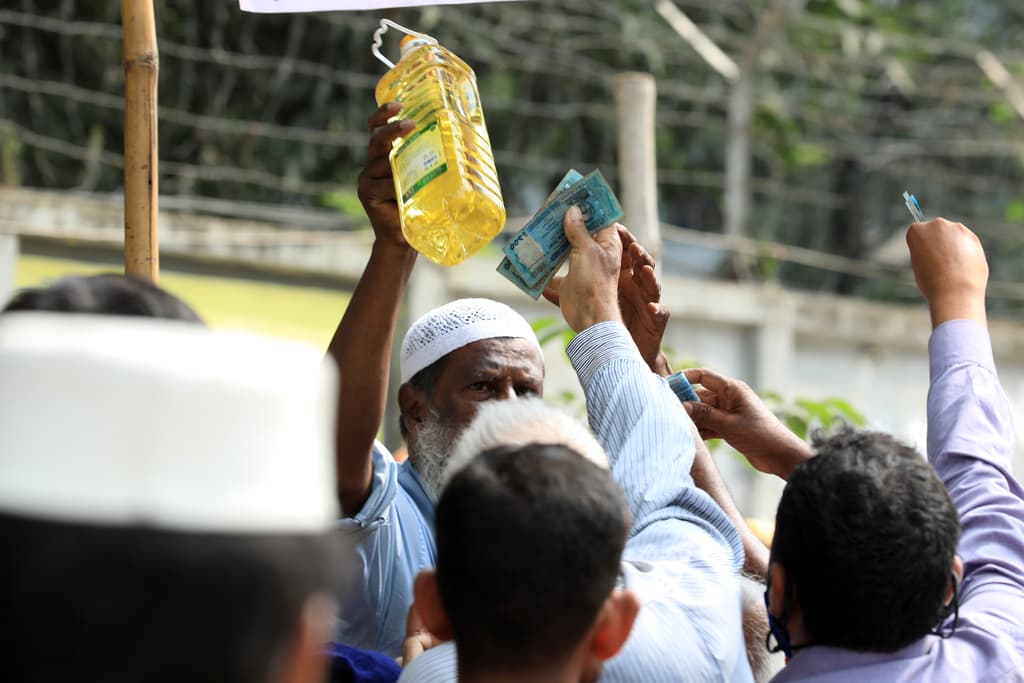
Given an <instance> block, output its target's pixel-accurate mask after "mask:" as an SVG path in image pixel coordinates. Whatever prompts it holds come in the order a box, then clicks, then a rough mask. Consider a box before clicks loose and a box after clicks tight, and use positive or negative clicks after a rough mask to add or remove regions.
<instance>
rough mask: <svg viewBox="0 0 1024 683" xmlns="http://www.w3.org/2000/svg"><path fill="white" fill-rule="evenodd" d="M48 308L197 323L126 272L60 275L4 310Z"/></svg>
mask: <svg viewBox="0 0 1024 683" xmlns="http://www.w3.org/2000/svg"><path fill="white" fill-rule="evenodd" d="M17 311H50V312H53V313H94V314H99V315H117V316H138V317H146V318H164V319H167V320H181V321H184V322H193V323H201V322H202V320H200V318H199V316H198V315H196V312H195V311H193V310H192V308H191V307H190V306H189V305H188V304H186V303H185V302H184V301H182V300H181V299H179V298H178V297H176V296H174V295H173V294H171V293H169V292H167V291H165V290H163V289H161V288H160V287H158V286H156V285H155V284H153V283H152V282H149V281H148V280H141V279H139V278H134V277H129V276H126V275H115V274H105V275H90V276H80V275H75V276H71V277H65V278H61V279H60V280H57V281H56V282H54V283H53V284H51V285H49V286H47V287H36V288H31V289H23V290H21V291H19V292H18V293H17V294H15V295H14V296H13V297H11V300H10V301H8V302H7V305H6V306H5V307H4V309H3V312H4V313H13V312H17Z"/></svg>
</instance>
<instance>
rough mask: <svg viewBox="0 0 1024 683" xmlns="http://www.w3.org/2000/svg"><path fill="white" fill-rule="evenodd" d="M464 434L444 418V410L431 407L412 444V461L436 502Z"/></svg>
mask: <svg viewBox="0 0 1024 683" xmlns="http://www.w3.org/2000/svg"><path fill="white" fill-rule="evenodd" d="M460 433H461V430H459V429H457V428H455V427H453V426H452V425H450V424H447V423H445V422H444V421H442V420H441V415H440V413H438V412H437V411H436V410H435V409H434V408H433V407H431V408H430V410H429V412H428V413H427V417H426V419H424V420H423V423H422V424H421V425H420V428H419V430H418V431H417V433H416V442H415V444H413V443H410V444H409V462H410V463H412V466H413V467H415V468H416V472H417V473H419V475H420V479H421V480H423V485H424V486H425V487H426V489H427V495H429V496H430V497H431V499H432V500H434V501H435V502H436V501H437V499H438V496H440V494H441V485H442V483H443V481H444V472H445V469H446V468H447V467H448V457H449V456H450V455H451V452H452V448H454V446H455V441H456V440H457V439H458V438H459V434H460Z"/></svg>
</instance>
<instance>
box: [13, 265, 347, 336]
mask: <svg viewBox="0 0 1024 683" xmlns="http://www.w3.org/2000/svg"><path fill="white" fill-rule="evenodd" d="M115 271H116V269H115V268H113V267H111V266H108V265H97V264H95V263H88V262H85V261H73V260H68V259H58V258H49V257H43V256H31V255H23V256H21V257H20V258H19V259H18V265H17V269H16V272H15V284H16V286H17V287H39V286H43V285H47V284H49V283H51V282H53V281H54V280H56V279H58V278H61V277H64V276H66V275H92V274H95V273H104V272H115ZM160 285H161V286H162V287H164V288H165V289H167V290H168V291H170V292H172V293H173V294H175V295H176V296H178V297H180V298H181V299H183V300H184V301H186V302H187V303H188V304H189V305H191V306H192V307H193V308H194V309H195V310H196V312H198V313H199V315H200V316H202V318H203V320H205V321H206V322H207V323H208V324H209V325H211V326H212V327H220V328H231V329H240V330H249V331H252V332H259V333H261V334H267V335H270V336H274V337H283V338H286V339H295V340H298V341H304V342H307V343H310V344H313V345H314V346H317V347H320V348H327V343H328V342H329V341H330V339H331V335H332V334H334V328H335V327H336V326H337V324H338V320H340V319H341V314H342V313H343V312H344V311H345V306H347V305H348V300H349V292H340V291H339V292H334V291H330V290H326V289H317V288H312V287H301V286H297V285H282V284H272V283H268V282H260V281H254V280H242V279H236V278H223V277H212V276H208V275H194V274H191V273H176V272H174V271H169V270H164V271H162V272H161V273H160Z"/></svg>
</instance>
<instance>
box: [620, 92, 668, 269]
mask: <svg viewBox="0 0 1024 683" xmlns="http://www.w3.org/2000/svg"><path fill="white" fill-rule="evenodd" d="M656 107H657V88H656V86H655V81H654V77H653V76H652V75H651V74H648V73H641V72H627V73H622V74H619V75H618V76H616V77H615V109H616V114H617V120H618V136H619V192H620V196H621V197H622V209H623V212H624V213H625V218H624V219H623V222H624V223H625V224H626V226H627V227H629V229H630V230H631V231H632V232H633V234H634V235H636V237H637V239H638V240H640V243H641V244H642V245H644V247H645V248H646V249H647V250H648V251H649V252H650V253H651V255H652V256H654V258H655V261H656V262H657V263H659V264H660V263H661V225H660V221H659V220H658V164H657V156H656V154H655V146H654V134H655V120H654V116H655V111H656Z"/></svg>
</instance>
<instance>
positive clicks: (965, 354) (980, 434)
mask: <svg viewBox="0 0 1024 683" xmlns="http://www.w3.org/2000/svg"><path fill="white" fill-rule="evenodd" d="M907 244H908V245H909V246H910V254H911V261H912V263H913V267H914V275H915V277H916V279H917V283H918V287H919V288H920V289H921V293H922V294H923V295H924V297H925V299H926V300H927V301H928V308H929V311H930V313H931V317H932V326H933V330H934V331H933V333H932V338H931V340H930V342H929V346H928V352H929V361H930V374H931V386H930V388H929V391H928V459H929V461H930V462H931V463H932V465H933V466H934V467H935V469H936V471H937V472H938V473H939V476H940V477H941V478H942V481H943V482H944V483H945V484H946V488H947V489H948V490H949V493H950V496H951V497H952V499H953V502H954V503H955V504H956V507H957V510H958V511H959V512H960V521H961V525H962V528H963V531H962V536H961V539H960V546H959V549H958V554H959V555H960V557H961V559H963V561H964V585H963V594H964V599H963V602H964V605H965V606H968V605H969V606H972V607H973V606H974V605H977V607H979V608H981V609H985V610H986V611H991V612H992V613H993V614H1001V615H1002V616H1003V617H1004V618H1005V619H1007V620H1008V622H1007V623H1008V625H1010V624H1009V622H1012V621H1015V620H1016V619H1017V618H1018V617H1019V614H1020V610H1021V609H1022V605H1024V490H1022V488H1021V486H1020V484H1019V482H1018V481H1017V480H1016V478H1014V476H1013V475H1012V474H1011V472H1010V462H1011V457H1012V454H1013V434H1014V428H1013V418H1012V415H1011V411H1010V406H1009V403H1008V401H1007V399H1006V396H1005V394H1004V393H1003V390H1002V387H1001V386H1000V384H999V378H998V376H997V374H996V368H995V363H994V361H993V358H992V346H991V341H990V339H989V336H988V331H987V329H986V318H985V288H986V286H987V282H988V265H987V263H986V262H985V254H984V251H983V250H982V247H981V243H980V241H979V240H978V238H977V237H976V236H975V235H974V233H972V232H971V231H970V230H968V229H967V228H966V227H964V226H963V225H961V224H959V223H951V222H949V221H946V220H943V219H936V220H933V221H929V222H928V223H916V224H914V225H912V226H911V227H910V230H909V231H908V233H907ZM984 587H988V588H992V590H979V589H982V588H984ZM978 598H980V600H978Z"/></svg>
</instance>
